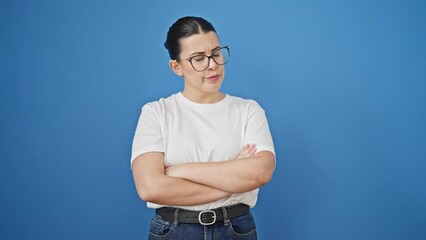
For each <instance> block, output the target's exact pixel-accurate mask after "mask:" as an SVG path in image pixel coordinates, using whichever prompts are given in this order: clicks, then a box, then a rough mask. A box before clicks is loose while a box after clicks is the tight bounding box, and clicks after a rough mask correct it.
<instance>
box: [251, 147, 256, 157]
mask: <svg viewBox="0 0 426 240" xmlns="http://www.w3.org/2000/svg"><path fill="white" fill-rule="evenodd" d="M256 151H257V148H256V147H254V148H252V149H251V150H250V156H254V154H255V153H256Z"/></svg>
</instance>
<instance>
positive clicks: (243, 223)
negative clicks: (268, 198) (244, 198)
mask: <svg viewBox="0 0 426 240" xmlns="http://www.w3.org/2000/svg"><path fill="white" fill-rule="evenodd" d="M148 239H150V240H228V239H229V240H232V239H234V240H243V239H244V240H256V239H257V235H256V226H255V223H254V219H253V216H252V215H251V213H250V212H248V213H246V214H244V215H242V216H239V217H236V218H233V219H226V218H225V219H224V221H220V222H216V223H215V224H213V225H209V226H203V225H201V224H197V223H179V222H177V221H176V220H175V222H169V221H165V220H163V219H162V218H161V216H159V215H156V216H155V217H154V218H153V219H152V221H151V226H150V228H149V238H148Z"/></svg>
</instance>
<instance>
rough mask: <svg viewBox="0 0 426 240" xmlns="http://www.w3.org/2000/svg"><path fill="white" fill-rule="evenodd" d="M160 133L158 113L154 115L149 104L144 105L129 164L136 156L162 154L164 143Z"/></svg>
mask: <svg viewBox="0 0 426 240" xmlns="http://www.w3.org/2000/svg"><path fill="white" fill-rule="evenodd" d="M161 133H162V132H161V124H160V119H159V115H158V113H156V111H155V110H154V109H153V108H152V107H151V106H150V105H149V104H145V105H144V106H143V107H142V111H141V115H140V117H139V121H138V125H137V127H136V131H135V136H134V138H133V144H132V156H131V161H130V164H132V163H133V160H134V159H135V158H136V157H137V156H139V155H141V154H143V153H146V152H164V143H163V137H162V134H161Z"/></svg>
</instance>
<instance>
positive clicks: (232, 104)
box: [131, 92, 275, 210]
mask: <svg viewBox="0 0 426 240" xmlns="http://www.w3.org/2000/svg"><path fill="white" fill-rule="evenodd" d="M252 143H254V144H256V148H257V152H260V151H264V150H266V151H270V152H272V153H274V154H275V151H274V145H273V141H272V137H271V133H270V131H269V126H268V122H267V119H266V116H265V112H264V110H263V109H262V108H261V107H260V106H259V104H258V103H257V102H256V101H254V100H246V99H242V98H239V97H233V96H230V95H226V96H225V98H224V99H222V100H221V101H220V102H217V103H213V104H200V103H195V102H192V101H190V100H189V99H187V98H186V97H184V96H183V95H182V93H181V92H179V93H176V94H173V95H171V96H170V97H168V98H161V99H160V100H159V101H155V102H150V103H147V104H145V105H144V106H143V107H142V113H141V115H140V118H139V122H138V125H137V128H136V132H135V136H134V139H133V146H132V157H131V162H133V160H134V159H135V158H136V157H137V156H139V155H140V154H143V153H146V152H163V153H164V165H165V166H166V167H167V166H171V165H176V164H182V163H189V162H219V161H226V160H232V159H235V158H236V157H237V156H238V154H239V152H240V151H241V149H242V148H243V146H244V145H245V144H252ZM223 181H226V179H223ZM258 191H259V189H255V190H252V191H249V192H245V193H236V194H233V195H231V196H230V197H228V198H224V199H221V200H217V201H215V202H211V203H208V204H203V205H197V206H190V207H183V208H185V209H190V210H205V209H213V208H218V207H222V206H228V205H232V204H237V203H245V204H247V205H249V206H250V207H254V205H255V204H256V201H257V194H258ZM147 206H148V207H149V208H159V207H163V206H162V205H157V204H153V203H149V202H148V203H147Z"/></svg>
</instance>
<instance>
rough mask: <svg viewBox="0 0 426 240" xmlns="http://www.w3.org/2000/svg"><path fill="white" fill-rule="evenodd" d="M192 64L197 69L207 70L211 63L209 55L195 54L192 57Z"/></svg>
mask: <svg viewBox="0 0 426 240" xmlns="http://www.w3.org/2000/svg"><path fill="white" fill-rule="evenodd" d="M191 63H192V66H193V67H194V69H195V70H197V71H203V70H205V69H206V68H207V67H208V65H209V58H208V57H207V56H203V55H200V56H195V57H193V58H192V59H191Z"/></svg>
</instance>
